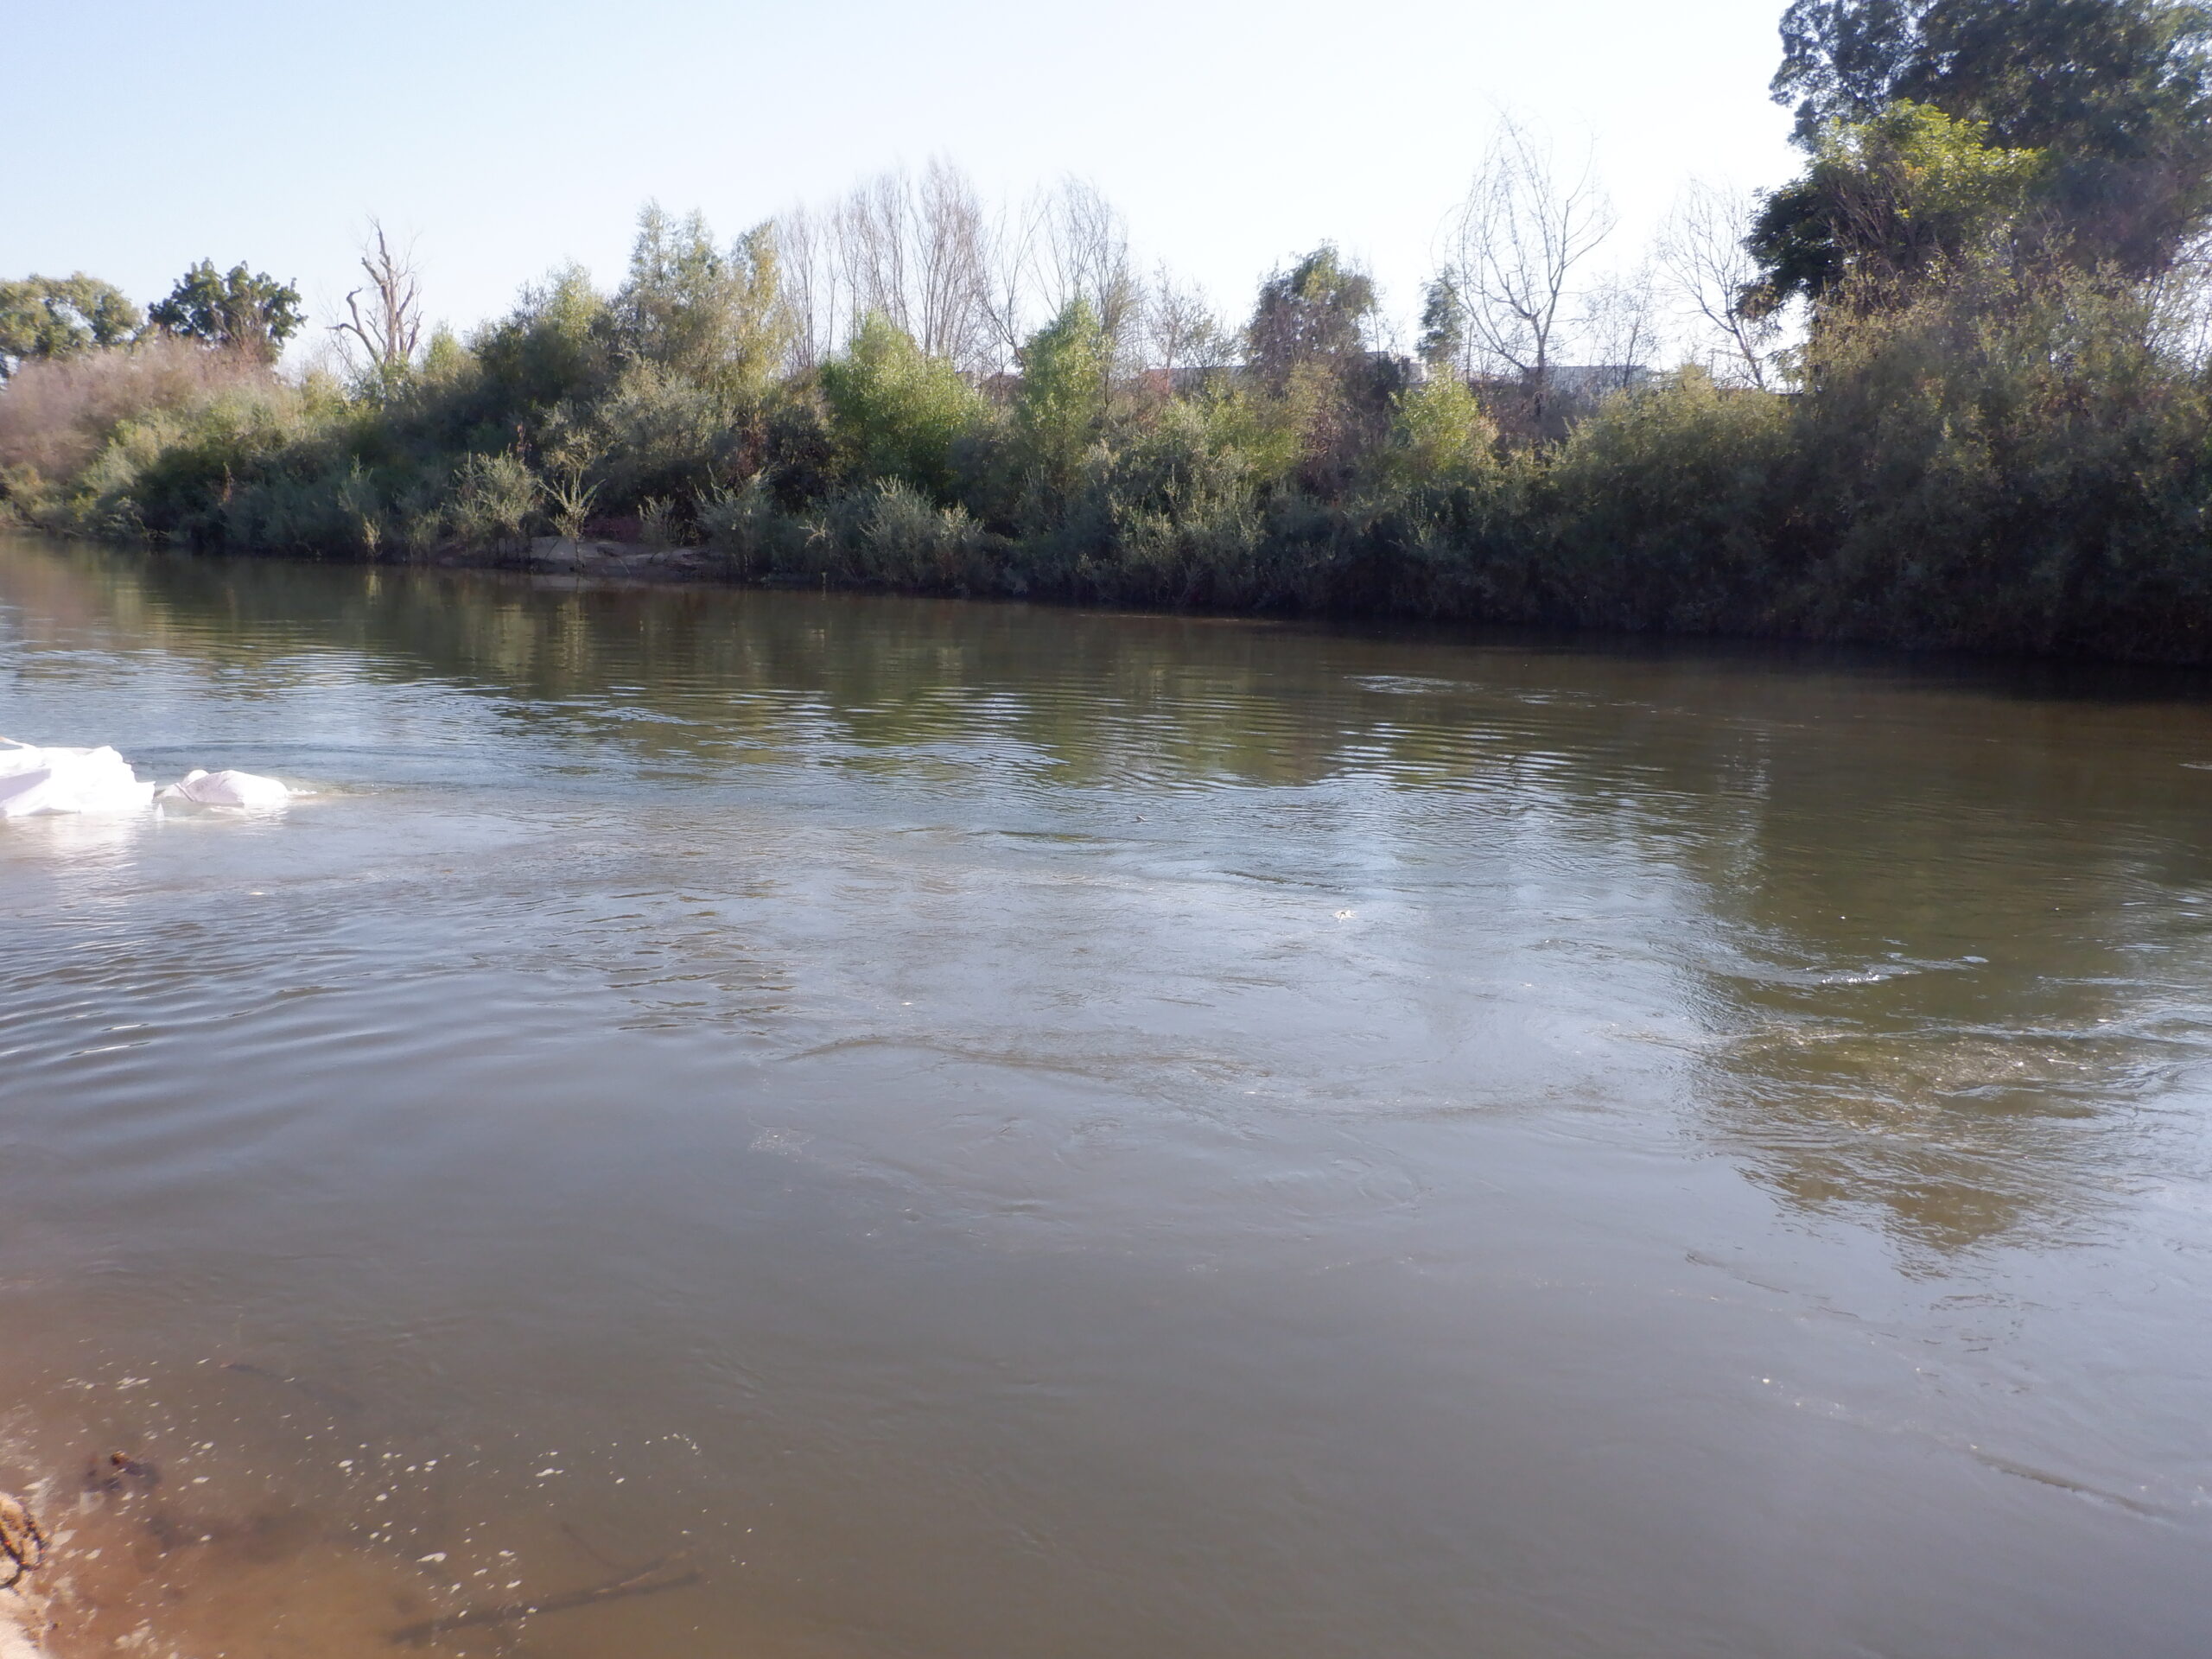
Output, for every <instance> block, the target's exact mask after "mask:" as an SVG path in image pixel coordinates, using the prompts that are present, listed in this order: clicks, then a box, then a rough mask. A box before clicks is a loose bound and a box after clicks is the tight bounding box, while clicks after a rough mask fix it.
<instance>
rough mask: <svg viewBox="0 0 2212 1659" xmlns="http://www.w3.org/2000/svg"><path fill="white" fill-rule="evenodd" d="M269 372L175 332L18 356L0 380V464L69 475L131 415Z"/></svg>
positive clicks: (202, 397) (261, 380) (263, 378)
mask: <svg viewBox="0 0 2212 1659" xmlns="http://www.w3.org/2000/svg"><path fill="white" fill-rule="evenodd" d="M272 378H273V377H272V374H271V372H270V369H269V367H268V366H267V365H265V364H263V363H262V362H260V361H259V360H258V359H254V358H252V357H250V356H247V355H245V354H241V353H232V352H218V351H209V350H207V348H206V347H205V346H198V345H195V344H194V343H193V342H191V341H189V340H166V339H156V340H147V341H144V342H143V343H142V344H140V345H137V346H116V347H114V348H112V349H111V350H108V351H99V352H88V353H85V354H84V355H83V356H80V357H73V358H64V359H48V360H44V361H39V362H32V363H26V364H24V365H22V367H21V368H20V369H18V370H17V371H16V373H15V375H14V376H13V377H12V378H10V380H9V381H8V382H7V384H6V385H5V386H4V387H0V471H9V470H12V469H15V468H17V467H28V468H29V469H30V470H32V471H34V472H35V473H37V474H39V475H40V476H41V477H42V478H45V479H48V480H59V479H63V478H67V477H70V476H72V475H73V474H75V473H77V472H78V471H79V469H81V468H82V467H84V466H85V465H86V462H88V461H91V460H92V456H93V455H94V454H97V453H98V452H99V447H100V445H101V444H103V443H104V442H106V441H107V437H108V435H109V434H110V433H111V432H113V431H114V430H115V429H116V427H117V426H118V425H119V424H121V423H123V422H124V421H126V420H128V419H130V417H131V416H134V415H143V414H147V413H149V412H151V411H153V410H162V409H181V408H186V407H188V406H190V405H191V404H198V403H202V402H205V401H207V399H209V398H211V397H215V396H217V395H218V394H219V393H221V392H224V391H229V390H231V389H232V388H235V387H242V386H247V385H268V384H270V383H271V381H272Z"/></svg>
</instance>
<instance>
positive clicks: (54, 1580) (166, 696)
mask: <svg viewBox="0 0 2212 1659" xmlns="http://www.w3.org/2000/svg"><path fill="white" fill-rule="evenodd" d="M2208 691H2212V683H2206V682H2203V681H2201V680H2193V679H2189V678H2183V677H2171V678H2169V677H2141V676H2136V677H2113V676H2110V675H2092V674H2087V673H2083V674H2073V673H2065V672H2060V671H2030V670H2025V669H2022V668H2018V667H2005V666H2001V665H1987V666H1972V665H1961V664H1945V663H1936V662H1914V661H1909V660H1904V659H1853V658H1840V657H1837V656H1834V655H1833V654H1827V655H1815V654H1806V653H1793V652H1777V651H1747V650H1734V649H1729V648H1726V647H1719V646H1694V645H1653V644H1649V643H1645V644H1617V645H1603V644H1590V643H1562V642H1557V641H1541V640H1529V639H1484V638H1476V637H1471V636H1461V637H1450V636H1443V635H1435V636H1428V635H1421V636H1402V637H1384V636H1376V635H1368V634H1358V633H1348V632H1332V631H1328V630H1324V629H1317V628H1308V627H1300V626H1284V625H1277V624H1269V623H1260V622H1249V621H1240V620H1210V619H1190V618H1172V617H1157V616H1126V615H1111V614H1099V613H1079V612H1070V611H1059V610H1052V609H1046V608H1032V607H1013V606H994V605H980V604H978V605H963V604H960V603H957V602H938V601H906V600H897V599H888V598H876V597H864V596H850V595H835V594H832V595H819V594H805V593H762V592H732V591H721V590H715V589H710V588H687V589H680V590H678V589H658V590H655V589H645V588H617V587H588V586H578V585H574V584H567V583H563V582H559V581H544V580H538V581H532V580H527V579H518V578H511V577H502V576H497V575H480V574H469V573H454V572H438V573H429V572H408V571H402V570H392V569H359V568H324V567H318V566H313V565H305V564H289V563H255V562H240V561H219V560H210V559H203V558H194V557H185V556H152V555H137V554H130V553H121V552H115V551H111V550H98V549H92V548H86V547H78V546H62V545H58V544H54V543H42V542H35V541H29V540H22V539H13V540H10V539H6V538H0V732H5V733H6V734H8V735H10V736H13V737H16V738H21V739H25V740H28V741H34V742H50V743H99V742H109V743H113V744H114V745H116V746H117V747H118V748H120V749H121V750H122V751H123V752H124V754H125V755H126V756H127V757H128V758H129V759H130V760H131V761H133V762H134V763H135V764H136V765H137V766H138V768H139V772H140V775H141V776H142V777H143V776H155V777H159V778H161V779H164V780H167V779H169V778H172V777H174V776H176V775H181V773H182V772H184V771H185V770H187V769H188V768H189V767H192V766H209V767H216V766H234V767H238V768H242V769H245V770H247V771H251V772H267V773H273V774H274V775H276V776H278V777H280V778H283V779H286V780H287V781H288V782H294V783H299V784H304V785H309V786H311V787H312V788H314V789H315V791H318V792H317V794H316V795H315V797H314V798H311V799H309V800H307V801H304V802H302V803H300V804H297V805H296V806H295V807H294V808H293V809H292V810H289V811H287V812H285V813H283V814H281V815H275V816H254V817H247V816H243V815H235V814H222V813H197V814H193V815H189V816H169V817H158V818H157V817H153V816H151V815H149V816H147V817H143V818H130V819H122V820H93V819H89V818H88V819H45V820H33V821H26V822H22V823H10V824H4V825H0V1489H8V1490H18V1491H21V1490H25V1489H30V1490H32V1491H35V1493H36V1494H37V1495H38V1497H39V1498H40V1503H41V1510H42V1512H43V1513H44V1514H45V1516H46V1517H47V1520H48V1526H49V1528H50V1529H53V1530H54V1531H55V1532H56V1533H57V1535H59V1539H60V1547H59V1548H57V1550H56V1560H57V1565H56V1567H54V1570H53V1573H52V1576H51V1580H50V1587H51V1588H52V1590H53V1592H54V1609H53V1612H54V1618H55V1621H56V1623H55V1627H54V1634H53V1637H52V1645H53V1647H54V1650H55V1651H56V1652H57V1653H59V1654H61V1655H64V1656H68V1655H73V1654H79V1653H87V1652H93V1651H108V1650H110V1649H111V1645H112V1644H113V1643H115V1642H116V1641H117V1640H118V1639H123V1638H133V1637H134V1633H135V1639H137V1640H138V1641H140V1642H141V1643H143V1651H147V1652H152V1653H174V1654H176V1655H180V1656H190V1659H203V1656H218V1655H241V1654H253V1655H257V1656H259V1655H270V1656H277V1655H283V1656H289V1655H299V1656H308V1655H315V1656H340V1659H343V1656H351V1655H356V1654H372V1653H376V1654H391V1653H400V1652H425V1653H431V1654H445V1653H451V1654H518V1655H529V1656H537V1659H572V1656H573V1659H582V1656H587V1655H593V1656H597V1655H604V1654H608V1653H617V1652H619V1653H621V1654H624V1655H626V1656H638V1659H658V1656H677V1655H687V1656H688V1655H696V1654H701V1653H728V1654H732V1655H745V1656H761V1659H784V1656H806V1659H815V1656H820V1659H877V1656H881V1659H889V1656H894V1655H896V1656H944V1659H955V1656H959V1659H970V1656H979V1655H992V1656H1012V1655H1036V1656H1046V1655H1050V1656H1092V1655H1096V1656H1099V1659H1107V1656H1113V1659H1126V1656H1129V1655H1132V1654H1158V1655H1192V1656H1198V1655H1204V1656H1209V1659H1216V1656H1218V1659H1246V1656H1249V1659H1283V1656H1288V1655H1295V1656H1300V1659H1323V1656H1345V1659H1351V1656H1373V1655H1378V1654H1389V1655H1437V1656H1446V1655H1451V1656H1465V1655H1480V1656H1485V1659H1489V1656H1498V1659H1524V1656H1525V1659H1539V1656H1542V1659H1554V1656H1564V1655H1574V1656H1602V1659H1616V1656H1618V1659H1650V1656H1675V1655H1681V1656H1690V1655H1700V1656H1709V1655H1730V1656H1734V1655H1741V1656H1746V1659H1751V1656H1758V1659H1767V1656H1828V1655H1835V1656H1856V1655H1864V1654H1874V1653H1881V1654H1913V1655H1923V1654H1928V1655H1933V1654H1942V1655H1955V1656H1982V1655H1987V1656H1991V1659H1997V1656H2005V1659H2023V1656H2042V1655H2050V1656H2061V1655H2068V1656H2071V1655H2080V1654H2083V1653H2093V1652H2109V1653H2126V1654H2130V1655H2136V1656H2164V1655H2173V1656H2183V1655H2196V1654H2201V1653H2202V1652H2204V1651H2206V1650H2207V1649H2208V1648H2212V1599H2208V1598H2207V1597H2206V1596H2205V1595H2204V1593H2203V1591H2202V1580H2203V1577H2204V1566H2203V1564H2204V1562H2205V1560H2207V1558H2208V1557H2207V1551H2208V1548H2212V1502H2208V1491H2207V1480H2208V1476H2212V1450H2208V1435H2207V1430H2206V1427H2205V1425H2206V1424H2207V1423H2208V1422H2212V1323H2208V1321H2207V1319H2206V1317H2205V1310H2206V1308H2207V1306H2208V1300H2207V1299H2208V1294H2212V1138H2208V1134H2207V1121H2208V1118H2207V1109H2208V1106H2212V697H2209V696H2207V695H2206V694H2207V692H2208ZM118 1454H120V1455H121V1456H122V1457H123V1458H124V1459H127V1462H126V1463H124V1464H117V1463H115V1462H114V1461H113V1459H114V1457H115V1456H116V1455H118ZM607 1591H622V1592H624V1593H620V1594H612V1595H601V1596H599V1597H598V1598H597V1599H581V1598H583V1597H585V1596H586V1595H587V1593H588V1592H607ZM532 1606H536V1607H539V1608H540V1609H541V1611H538V1612H537V1613H535V1614H531V1613H528V1612H526V1611H524V1610H525V1609H527V1608H529V1607H532ZM457 1620H458V1621H461V1622H458V1623H456V1622H455V1621H457Z"/></svg>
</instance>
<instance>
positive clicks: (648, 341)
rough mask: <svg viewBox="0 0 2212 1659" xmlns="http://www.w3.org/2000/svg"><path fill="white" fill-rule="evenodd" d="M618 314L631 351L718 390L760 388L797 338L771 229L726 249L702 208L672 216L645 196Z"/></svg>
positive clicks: (616, 309) (622, 341) (624, 341)
mask: <svg viewBox="0 0 2212 1659" xmlns="http://www.w3.org/2000/svg"><path fill="white" fill-rule="evenodd" d="M614 315H615V318H616V321H617V325H618V337H619V339H620V344H621V346H622V348H623V349H624V350H625V351H626V353H629V354H630V355H632V357H635V358H638V359H643V360H644V361H646V362H649V363H654V364H658V365H659V366H661V367H662V368H664V369H668V370H671V371H672V372H675V373H677V374H678V375H680V376H682V377H683V378H686V379H689V380H691V381H694V382H696V384H698V385H704V386H709V387H711V388H713V389H714V390H716V391H725V392H734V391H744V390H747V389H751V388H757V387H759V386H760V385H763V384H765V383H766V380H767V379H768V378H769V377H770V376H771V375H772V374H773V373H774V372H775V371H776V370H777V368H778V367H779V366H780V365H781V364H782V361H783V357H784V353H785V347H786V346H788V345H789V343H790V330H789V321H788V314H787V312H786V309H785V307H784V305H783V304H782V301H781V294H780V273H779V268H778V263H777V255H776V240H775V234H774V230H773V227H772V226H769V225H760V226H755V227H754V228H753V230H751V231H749V232H747V233H746V234H745V235H744V236H741V237H740V238H738V240H737V242H736V243H735V245H734V246H733V247H732V248H731V249H730V251H728V253H724V252H722V251H721V249H719V248H717V247H716V246H715V240H714V235H713V232H710V231H709V229H708V228H707V222H706V220H705V219H703V218H702V217H701V216H700V215H699V214H698V213H691V214H689V215H687V216H686V217H684V218H683V219H671V217H670V216H669V215H668V214H667V213H664V212H663V211H662V209H661V207H660V205H659V204H658V202H649V203H647V204H646V206H645V209H644V211H643V212H642V213H639V215H638V239H637V242H636V244H635V245H634V246H633V247H632V250H631V253H630V276H629V280H628V281H627V282H626V283H624V284H623V286H622V289H621V291H620V293H618V294H617V295H616V296H615V297H614Z"/></svg>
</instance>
